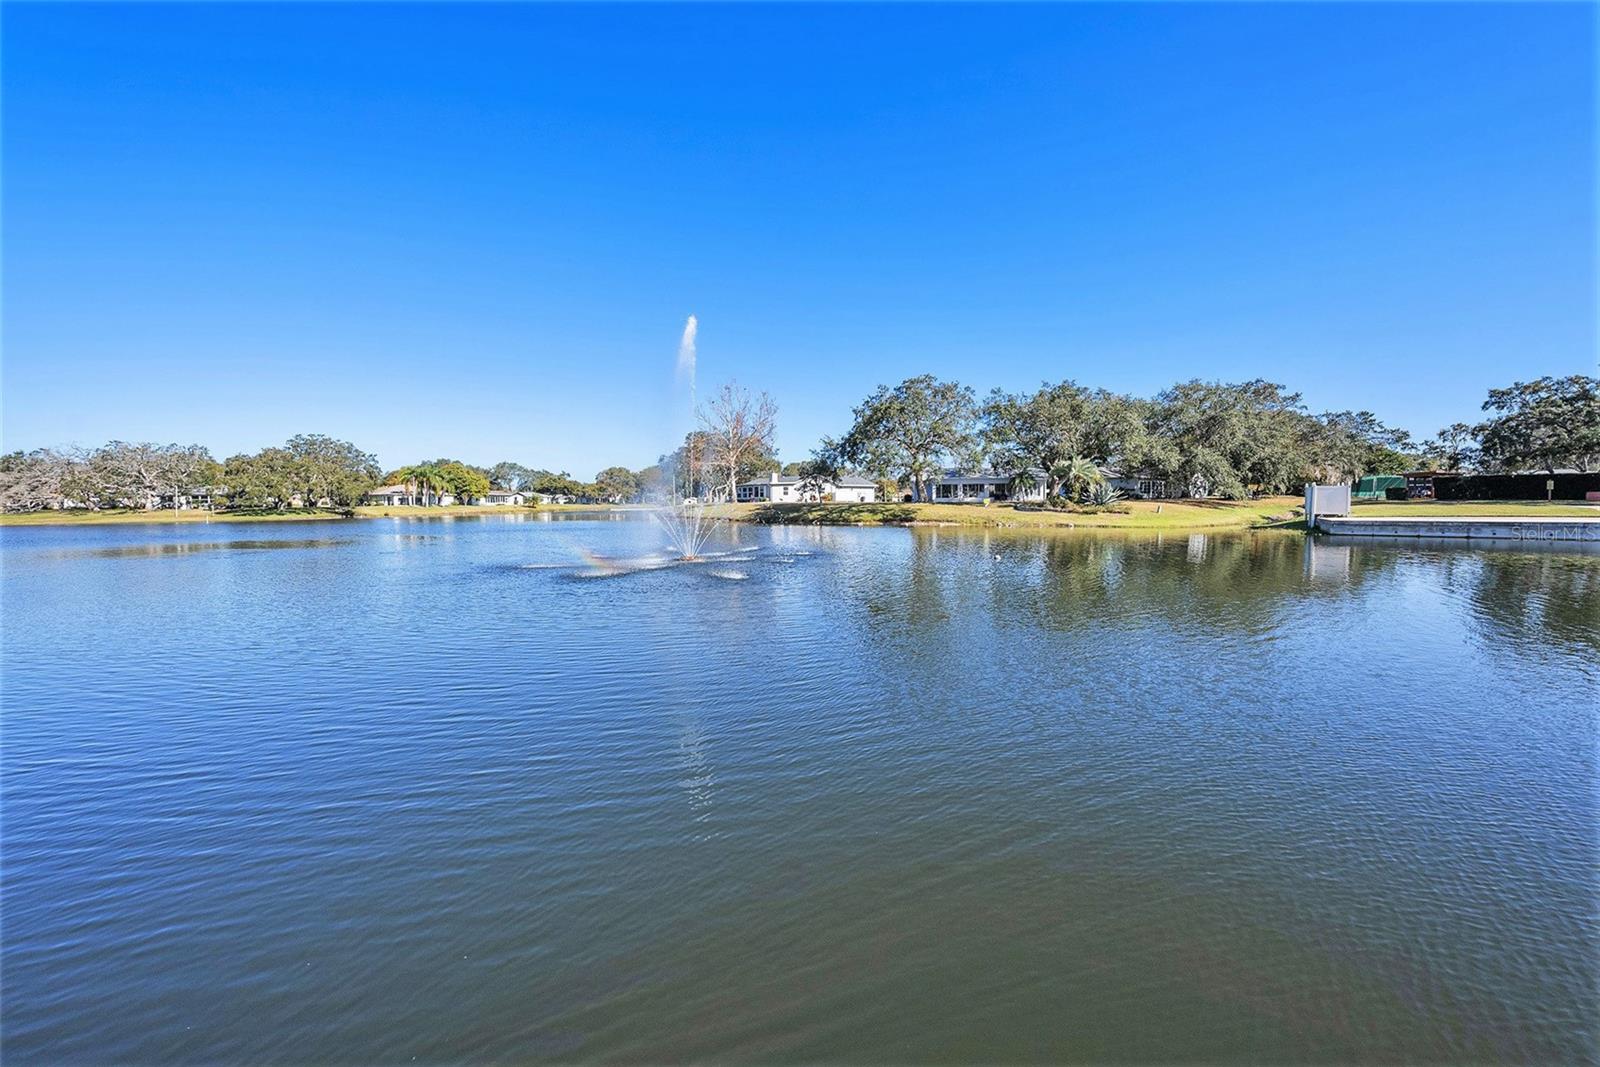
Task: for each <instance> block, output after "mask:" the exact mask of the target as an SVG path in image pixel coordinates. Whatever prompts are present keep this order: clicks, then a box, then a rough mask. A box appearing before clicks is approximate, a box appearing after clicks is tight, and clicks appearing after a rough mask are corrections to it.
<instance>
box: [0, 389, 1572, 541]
mask: <svg viewBox="0 0 1600 1067" xmlns="http://www.w3.org/2000/svg"><path fill="white" fill-rule="evenodd" d="M1482 410H1483V412H1484V413H1485V417H1484V418H1483V419H1482V420H1481V421H1480V422H1477V423H1474V424H1468V423H1455V424H1453V425H1451V426H1447V427H1445V428H1444V429H1442V430H1440V431H1439V432H1438V433H1437V434H1436V435H1435V436H1434V437H1432V438H1430V439H1428V440H1425V441H1420V442H1418V441H1414V440H1413V439H1412V437H1411V435H1410V434H1408V433H1407V432H1406V431H1404V430H1401V429H1397V428H1394V427H1391V426H1387V425H1385V424H1384V423H1383V422H1382V421H1381V420H1380V419H1379V418H1378V417H1377V416H1376V415H1374V414H1373V413H1372V412H1370V411H1329V412H1323V413H1321V414H1312V413H1311V412H1310V411H1308V410H1307V408H1306V406H1305V404H1304V403H1303V401H1302V400H1301V397H1300V395H1299V394H1298V393H1291V392H1289V391H1288V390H1287V389H1286V388H1285V387H1284V386H1282V385H1278V384H1276V383H1273V382H1268V381H1263V380H1259V379H1258V380H1255V381H1249V382H1242V383H1231V384H1230V383H1221V382H1205V381H1200V380H1194V381H1188V382H1180V383H1178V384H1176V385H1174V386H1172V387H1171V388H1169V389H1166V390H1163V391H1162V392H1160V393H1157V394H1156V395H1155V396H1153V397H1149V398H1141V397H1135V396H1129V395H1126V394H1122V393H1113V392H1110V391H1108V390H1105V389H1090V388H1088V387H1085V386H1081V385H1079V384H1077V383H1076V382H1073V381H1070V380H1064V381H1060V382H1054V383H1050V382H1046V383H1044V384H1043V385H1041V386H1040V387H1039V388H1038V389H1036V390H1033V391H1032V392H1020V393H1012V392H1007V391H1005V390H1002V389H996V390H994V391H992V392H991V393H989V394H988V395H987V396H986V397H984V398H982V399H981V400H980V399H979V397H978V396H977V395H976V393H975V392H974V391H973V390H972V389H971V388H970V387H968V386H964V385H961V384H960V383H958V382H953V381H941V380H939V379H937V378H935V377H933V376H932V375H921V376H919V377H915V378H908V379H906V380H905V381H903V382H901V383H900V384H899V385H896V386H893V387H890V386H880V387H879V388H878V389H877V390H876V391H875V392H873V393H872V394H871V395H870V396H868V397H867V398H866V399H865V400H863V401H862V402H861V403H860V404H859V405H857V406H856V408H855V409H854V411H853V413H852V414H853V420H852V423H851V425H850V427H849V429H848V430H846V431H845V433H843V434H842V435H841V436H839V437H837V438H826V439H824V440H823V442H822V443H821V445H820V446H819V447H818V448H817V449H816V450H815V452H814V453H813V455H812V457H811V458H810V459H807V460H804V461H801V462H791V463H787V464H785V463H781V462H780V460H779V459H778V456H777V452H776V448H775V443H774V438H775V435H776V429H777V405H776V404H774V403H773V401H772V399H771V398H770V397H769V396H768V395H767V394H766V393H751V392H750V391H749V390H746V389H744V388H742V387H740V386H739V385H738V384H737V383H731V382H730V383H729V384H727V385H725V386H723V387H722V388H721V389H720V390H718V391H717V392H716V393H714V394H713V395H712V397H711V399H710V400H709V401H708V402H707V403H706V404H705V405H704V406H703V407H702V408H701V409H700V410H699V411H698V412H697V415H698V426H697V428H696V429H694V430H692V431H690V432H689V433H688V434H686V435H685V437H684V440H683V442H682V444H680V445H679V446H678V447H677V448H675V449H674V450H673V451H671V452H669V453H666V454H664V455H662V456H661V457H660V458H659V460H658V461H657V462H656V463H655V464H653V465H652V466H649V467H646V468H644V469H642V470H631V469H629V468H627V467H621V466H613V467H607V468H605V469H604V470H602V471H600V472H599V473H598V474H596V475H595V477H594V480H593V481H587V482H585V481H580V480H578V479H575V478H573V477H572V476H571V475H569V474H568V473H567V472H566V471H549V470H544V469H541V468H536V467H528V466H524V465H523V464H521V463H517V462H513V461H509V460H507V461H502V462H500V463H496V464H494V465H493V466H490V467H478V466H474V465H472V464H470V463H465V462H462V461H460V460H454V459H436V460H427V461H423V462H420V463H415V464H411V465H409V466H405V467H400V468H398V469H395V470H391V471H389V472H388V473H387V474H384V473H382V469H381V468H380V467H379V466H378V462H377V459H376V457H374V456H373V455H372V454H370V453H367V452H364V451H362V450H361V449H360V448H358V447H357V446H355V445H354V444H351V443H350V442H348V441H341V440H338V439H336V438H332V437H327V436H324V435H322V434H301V435H298V436H296V437H292V438H290V439H289V440H288V441H287V442H285V443H284V444H283V445H282V446H278V447H272V448H264V449H262V450H261V451H259V452H255V453H249V454H239V455H235V456H229V457H228V458H227V459H225V460H223V461H221V462H218V461H217V460H215V459H214V458H213V457H212V455H211V453H210V452H209V451H208V450H207V449H206V448H204V447H203V446H201V445H178V444H165V445H161V444H152V443H149V442H139V443H130V442H126V441H111V442H108V443H107V444H105V445H103V446H101V447H100V448H96V449H92V450H87V451H85V450H59V449H48V448H41V449H36V450H34V451H32V452H20V451H19V452H11V453H8V454H5V455H0V508H3V509H4V510H7V511H27V510H38V509H44V508H60V507H86V508H107V507H127V508H156V507H193V506H197V505H202V506H212V507H228V508H239V509H260V510H279V509H285V508H292V507H328V508H335V509H340V510H346V509H349V508H352V507H354V506H355V505H357V504H359V503H360V502H361V501H362V499H363V498H364V497H365V496H366V495H367V494H368V493H369V492H371V491H372V490H373V489H374V488H375V487H377V486H379V485H380V484H402V485H407V486H410V487H411V488H412V489H413V490H414V492H415V493H416V495H418V496H419V497H420V498H422V499H423V500H424V501H425V502H428V503H437V502H439V501H441V500H442V499H444V498H445V497H446V496H449V497H450V498H453V499H455V500H458V501H469V500H474V499H477V498H480V497H482V496H483V495H484V494H485V493H487V492H489V491H490V490H491V489H504V490H511V491H520V492H525V493H533V494H539V495H540V496H542V497H544V498H547V499H553V500H561V501H573V502H579V503H631V502H639V501H648V500H675V499H680V498H682V497H685V496H695V497H707V498H711V497H720V498H724V499H726V498H730V497H732V496H733V495H734V491H735V488H736V486H737V484H738V483H739V482H741V481H747V480H751V479H755V478H760V477H763V476H765V475H767V474H769V473H773V472H779V471H781V472H782V473H783V474H785V475H787V476H790V477H798V478H801V479H803V480H809V481H811V482H813V483H815V484H816V485H818V486H819V487H820V486H821V485H822V483H823V482H825V481H826V480H827V479H829V478H832V477H836V476H837V475H838V474H839V473H841V472H843V471H857V472H864V473H866V474H869V475H871V476H873V477H875V478H878V479H879V480H880V484H881V485H882V487H883V489H884V491H885V492H886V493H893V492H901V491H904V492H909V493H910V494H911V495H912V496H913V497H915V498H916V499H919V500H926V499H929V498H930V497H931V494H932V485H933V482H934V481H935V480H936V479H937V478H938V477H939V475H940V473H941V471H942V470H943V468H944V467H946V466H953V467H959V468H961V469H964V470H979V469H983V468H985V467H990V468H993V469H996V470H1006V471H1010V472H1015V474H1016V476H1017V477H1019V478H1022V479H1034V478H1036V477H1041V476H1036V475H1035V474H1034V473H1033V472H1034V471H1039V472H1042V479H1043V481H1044V482H1045V488H1046V489H1047V491H1048V492H1049V493H1050V494H1051V495H1056V494H1064V493H1072V492H1075V491H1081V490H1082V489H1083V488H1085V487H1086V486H1087V485H1088V484H1089V483H1090V482H1091V481H1092V480H1093V476H1094V472H1097V471H1098V469H1099V466H1100V465H1102V464H1105V465H1111V466H1115V467H1118V468H1120V469H1121V470H1122V471H1123V472H1125V473H1130V474H1131V473H1140V474H1149V475H1151V476H1154V477H1160V478H1164V479H1166V480H1168V481H1169V482H1172V483H1174V484H1177V485H1181V486H1193V487H1203V489H1204V491H1205V492H1206V493H1208V494H1211V495H1216V496H1223V497H1230V498H1235V499H1237V498H1240V497H1244V496H1247V495H1249V494H1251V493H1257V492H1283V491H1286V490H1292V489H1295V488H1297V487H1298V486H1299V485H1301V484H1303V483H1305V482H1307V481H1312V480H1316V481H1353V480H1355V479H1357V478H1360V477H1362V476H1363V475H1367V474H1398V473H1402V472H1404V471H1407V470H1413V469H1440V470H1460V471H1470V472H1484V473H1501V472H1509V471H1519V470H1538V471H1549V472H1552V473H1553V472H1555V471H1557V470H1559V469H1564V468H1571V469H1575V470H1578V471H1586V472H1587V471H1595V470H1600V380H1597V379H1596V378H1593V377H1586V376H1583V375H1573V376H1569V377H1565V378H1556V377H1545V378H1539V379H1537V380H1535V381H1531V382H1516V383H1514V384H1512V385H1510V386H1507V387H1505V388H1501V389H1491V390H1490V391H1489V395H1488V398H1487V399H1486V400H1485V401H1484V403H1483V408H1482Z"/></svg>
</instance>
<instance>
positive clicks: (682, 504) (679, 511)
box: [651, 315, 723, 563]
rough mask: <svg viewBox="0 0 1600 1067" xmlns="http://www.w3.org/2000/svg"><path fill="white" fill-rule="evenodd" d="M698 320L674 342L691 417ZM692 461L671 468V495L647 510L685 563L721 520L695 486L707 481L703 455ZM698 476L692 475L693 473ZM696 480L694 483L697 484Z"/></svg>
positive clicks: (694, 559)
mask: <svg viewBox="0 0 1600 1067" xmlns="http://www.w3.org/2000/svg"><path fill="white" fill-rule="evenodd" d="M699 329H700V322H699V320H698V319H696V318H695V317H694V316H693V315H690V316H689V320H688V321H687V322H685V323H684V325H683V339H682V340H680V341H679V342H678V365H677V379H678V381H679V382H680V383H686V384H687V385H688V388H689V412H690V417H691V418H693V416H694V412H695V360H696V358H697V355H696V351H695V335H696V334H697V333H698V332H699ZM686 458H687V459H690V460H691V462H693V463H694V464H696V466H698V468H700V469H699V470H696V467H694V466H691V467H690V468H689V469H688V470H677V469H674V470H673V472H672V485H671V489H670V493H671V496H670V498H669V499H668V500H667V501H665V503H664V504H662V505H660V506H658V507H656V508H655V509H654V510H653V511H652V512H651V517H652V518H654V519H655V520H656V523H657V524H658V525H659V526H660V527H661V529H662V531H663V532H665V533H666V535H667V541H668V542H669V543H670V544H671V546H672V548H673V549H674V550H675V551H676V552H677V559H678V560H680V561H682V562H685V563H695V562H699V560H700V559H701V558H702V555H701V554H702V552H703V550H704V549H705V545H706V542H707V541H708V540H709V539H710V538H711V535H712V533H713V532H715V531H716V529H717V527H718V526H720V525H722V523H723V520H722V519H720V518H716V517H714V516H713V515H711V514H710V512H709V508H708V506H707V504H706V501H705V499H704V498H703V496H702V495H701V493H699V492H697V489H698V488H699V486H701V485H705V484H707V482H708V481H709V479H708V478H706V477H705V475H707V474H709V473H710V470H709V465H708V463H707V457H706V456H704V455H697V456H693V457H686ZM697 473H698V474H700V475H701V477H699V478H696V477H695V475H696V474H697ZM697 483H698V484H697Z"/></svg>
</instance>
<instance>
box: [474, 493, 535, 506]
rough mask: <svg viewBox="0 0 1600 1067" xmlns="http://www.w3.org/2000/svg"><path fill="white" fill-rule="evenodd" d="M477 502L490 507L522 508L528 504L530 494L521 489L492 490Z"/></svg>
mask: <svg viewBox="0 0 1600 1067" xmlns="http://www.w3.org/2000/svg"><path fill="white" fill-rule="evenodd" d="M476 502H477V503H479V504H486V505H488V506H490V507H500V508H504V507H510V508H520V507H523V506H524V505H526V504H527V503H528V494H527V493H524V492H523V491H522V490H520V489H491V490H489V491H488V492H487V493H485V494H483V496H481V497H479V498H478V500H477V501H476Z"/></svg>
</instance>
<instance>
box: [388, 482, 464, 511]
mask: <svg viewBox="0 0 1600 1067" xmlns="http://www.w3.org/2000/svg"><path fill="white" fill-rule="evenodd" d="M366 502H367V503H368V504H383V505H386V506H388V507H415V506H417V505H419V504H430V505H435V506H438V507H446V508H447V507H449V506H450V505H452V504H454V503H455V502H456V498H455V497H454V496H453V495H451V494H450V493H439V494H438V495H437V496H435V495H434V494H432V493H428V494H423V493H420V492H418V491H417V490H416V489H414V488H412V487H411V486H409V485H381V486H379V487H378V488H376V489H374V490H372V491H371V492H369V493H368V494H367V497H366Z"/></svg>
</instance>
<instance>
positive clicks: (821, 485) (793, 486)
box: [734, 471, 878, 504]
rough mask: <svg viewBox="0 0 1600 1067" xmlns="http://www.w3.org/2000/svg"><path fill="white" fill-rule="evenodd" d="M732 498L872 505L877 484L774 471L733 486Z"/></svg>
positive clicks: (851, 476) (855, 478)
mask: <svg viewBox="0 0 1600 1067" xmlns="http://www.w3.org/2000/svg"><path fill="white" fill-rule="evenodd" d="M734 499H735V500H737V501H738V502H739V503H741V504H750V503H762V504H815V503H818V502H819V501H830V502H832V503H835V504H872V503H875V502H876V501H877V499H878V483H877V482H874V481H872V480H871V479H869V478H862V477H860V476H859V475H855V474H846V475H842V476H841V477H839V478H838V479H837V480H836V481H828V480H823V481H820V482H817V481H812V480H810V479H806V478H797V477H793V476H790V475H782V474H779V473H777V472H776V471H774V472H773V473H771V474H769V475H767V476H766V477H765V478H758V479H756V480H754V481H749V482H740V483H739V484H738V485H736V486H734Z"/></svg>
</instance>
